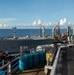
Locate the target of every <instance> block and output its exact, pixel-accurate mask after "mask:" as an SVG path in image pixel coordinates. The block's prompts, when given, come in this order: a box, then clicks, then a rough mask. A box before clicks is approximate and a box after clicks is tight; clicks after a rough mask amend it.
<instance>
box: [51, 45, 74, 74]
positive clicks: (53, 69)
mask: <svg viewBox="0 0 74 75" xmlns="http://www.w3.org/2000/svg"><path fill="white" fill-rule="evenodd" d="M69 46H74V44H67V45H64V46H61V47H59V48H58V51H57V54H56V57H55V60H54V63H53V66H52V69H51V72H50V75H57V74H56V70H57V68H58V67H57V66H58V62H60V60H59V59H60V58H61V57H60V55H61V48H66V47H69ZM59 64H60V63H59Z"/></svg>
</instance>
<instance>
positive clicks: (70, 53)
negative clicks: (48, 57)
mask: <svg viewBox="0 0 74 75" xmlns="http://www.w3.org/2000/svg"><path fill="white" fill-rule="evenodd" d="M64 51H65V53H63V55H62V71H61V75H74V46H73V47H69V48H65V50H64Z"/></svg>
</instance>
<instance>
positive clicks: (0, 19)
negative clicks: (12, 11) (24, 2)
mask: <svg viewBox="0 0 74 75" xmlns="http://www.w3.org/2000/svg"><path fill="white" fill-rule="evenodd" d="M14 20H15V19H14V18H0V23H7V22H10V21H14Z"/></svg>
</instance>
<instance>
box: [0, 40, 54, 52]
mask: <svg viewBox="0 0 74 75" xmlns="http://www.w3.org/2000/svg"><path fill="white" fill-rule="evenodd" d="M52 42H53V39H38V40H33V39H27V40H25V39H21V40H16V39H14V40H0V50H2V51H6V50H7V51H8V52H9V53H13V52H14V53H15V52H19V51H20V46H27V47H28V48H29V49H31V48H36V47H37V46H38V45H43V44H51V43H52Z"/></svg>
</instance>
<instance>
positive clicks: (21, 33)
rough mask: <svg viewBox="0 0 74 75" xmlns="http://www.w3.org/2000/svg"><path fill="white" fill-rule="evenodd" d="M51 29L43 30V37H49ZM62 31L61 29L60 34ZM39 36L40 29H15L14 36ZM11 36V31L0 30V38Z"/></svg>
mask: <svg viewBox="0 0 74 75" xmlns="http://www.w3.org/2000/svg"><path fill="white" fill-rule="evenodd" d="M51 32H52V29H45V35H51ZM63 32H64V29H61V33H63ZM26 35H29V36H30V35H40V29H16V36H26ZM10 36H13V29H0V37H10Z"/></svg>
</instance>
